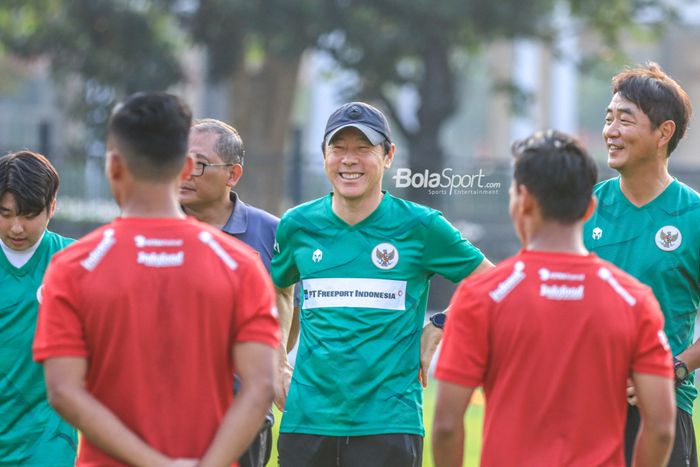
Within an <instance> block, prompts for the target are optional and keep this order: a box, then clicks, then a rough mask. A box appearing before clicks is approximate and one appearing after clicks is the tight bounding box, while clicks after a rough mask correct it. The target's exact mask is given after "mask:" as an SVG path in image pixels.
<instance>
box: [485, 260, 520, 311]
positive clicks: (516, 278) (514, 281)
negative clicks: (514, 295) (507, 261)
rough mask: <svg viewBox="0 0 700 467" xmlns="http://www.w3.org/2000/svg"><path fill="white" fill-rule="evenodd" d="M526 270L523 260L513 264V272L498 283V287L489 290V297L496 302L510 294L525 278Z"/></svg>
mask: <svg viewBox="0 0 700 467" xmlns="http://www.w3.org/2000/svg"><path fill="white" fill-rule="evenodd" d="M524 270H525V263H523V262H522V261H518V262H516V263H515V264H514V265H513V272H512V273H511V274H510V276H508V277H506V280H504V281H503V282H501V283H499V284H498V287H496V288H495V289H494V290H492V291H491V292H489V297H491V299H493V301H494V302H500V301H501V300H503V299H504V298H506V296H508V294H509V293H510V292H511V291H512V290H513V289H514V288H515V286H517V285H518V284H520V283H521V282H522V281H523V279H525V273H524V272H523V271H524Z"/></svg>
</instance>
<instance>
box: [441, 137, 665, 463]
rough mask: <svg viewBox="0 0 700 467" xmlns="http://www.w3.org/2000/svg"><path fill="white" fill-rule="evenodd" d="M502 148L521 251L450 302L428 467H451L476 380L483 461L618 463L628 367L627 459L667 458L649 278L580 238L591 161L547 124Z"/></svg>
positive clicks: (660, 359)
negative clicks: (508, 149) (506, 150)
mask: <svg viewBox="0 0 700 467" xmlns="http://www.w3.org/2000/svg"><path fill="white" fill-rule="evenodd" d="M513 155H514V157H515V171H514V177H513V178H514V180H513V183H512V185H511V188H510V214H511V217H512V219H513V224H514V226H515V230H516V232H517V234H518V236H519V238H520V241H521V242H522V244H523V250H522V251H521V252H520V253H518V254H517V255H516V256H514V257H512V258H510V259H508V260H506V261H504V262H503V263H501V264H500V265H498V266H497V267H496V268H495V269H493V270H492V271H489V272H486V273H484V274H481V275H479V276H476V277H474V278H473V279H468V280H465V281H464V282H463V283H462V284H461V285H460V287H459V289H458V290H457V292H456V293H455V296H454V297H453V299H452V303H451V305H450V308H449V309H450V313H449V319H448V320H447V327H446V330H445V335H444V337H443V348H442V352H441V355H440V359H439V361H438V367H437V373H436V378H437V379H438V380H440V383H439V387H438V395H437V403H436V408H435V421H434V424H433V455H434V457H435V461H436V465H437V466H441V467H444V466H456V465H462V453H463V444H464V426H463V417H464V412H465V410H466V409H467V407H468V405H469V401H470V399H471V396H472V393H473V391H474V389H475V388H477V387H479V386H483V388H484V392H485V396H486V412H485V420H484V439H483V448H482V457H481V465H482V466H499V467H500V466H505V465H508V466H511V465H513V466H514V465H517V466H524V467H526V466H581V467H590V466H593V465H595V466H624V464H625V460H624V455H623V434H624V426H625V414H626V410H627V404H626V394H627V392H626V388H627V384H626V380H627V377H628V376H630V375H631V377H632V379H633V380H634V383H635V386H636V388H637V395H638V398H639V401H638V403H639V408H640V411H641V413H642V418H643V424H642V430H641V432H640V435H639V438H638V443H637V449H636V452H635V461H636V465H637V466H662V465H665V462H666V460H667V459H668V455H669V453H670V449H671V445H672V441H673V435H674V429H675V401H674V393H673V372H672V363H671V354H670V352H669V347H668V342H667V340H666V336H665V334H664V332H663V316H662V314H661V311H660V309H659V305H658V303H657V302H656V299H655V298H654V296H653V294H652V292H651V289H649V287H647V286H645V285H642V284H641V283H640V282H638V281H637V280H636V279H634V278H633V277H632V276H630V275H628V274H626V273H624V272H623V271H622V270H620V269H618V268H616V267H615V266H613V265H612V264H610V263H607V262H605V261H603V260H601V259H599V258H598V257H597V256H595V255H593V254H590V253H588V251H586V249H585V248H584V246H583V241H582V233H581V232H582V230H581V226H582V224H583V222H584V220H585V219H586V218H588V217H589V216H590V215H591V213H592V211H593V209H594V207H595V201H594V199H593V197H592V189H593V185H594V184H595V182H596V177H597V170H596V167H595V163H594V162H593V160H592V159H591V158H590V156H589V155H588V154H587V153H586V151H585V150H584V149H583V147H582V146H581V145H580V144H579V143H578V142H576V141H575V140H574V139H572V138H570V137H568V136H567V135H564V134H562V133H558V132H555V131H552V130H549V131H547V132H546V133H536V134H535V135H533V136H532V137H530V138H528V139H526V140H523V141H519V142H516V144H514V146H513Z"/></svg>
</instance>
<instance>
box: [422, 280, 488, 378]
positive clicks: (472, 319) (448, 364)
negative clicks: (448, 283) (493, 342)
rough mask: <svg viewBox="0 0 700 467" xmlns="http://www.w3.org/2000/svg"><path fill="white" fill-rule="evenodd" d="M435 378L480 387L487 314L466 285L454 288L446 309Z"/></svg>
mask: <svg viewBox="0 0 700 467" xmlns="http://www.w3.org/2000/svg"><path fill="white" fill-rule="evenodd" d="M448 309H449V313H448V318H447V324H446V326H445V335H444V336H443V338H442V350H440V358H439V359H438V363H437V369H436V372H435V377H436V378H437V379H439V380H442V381H447V382H450V383H454V384H459V385H461V386H467V387H472V388H476V387H479V386H481V385H483V383H484V378H485V375H486V370H487V367H488V362H489V353H490V349H489V339H488V336H489V326H490V323H489V313H488V309H487V305H486V304H485V303H484V302H483V301H481V300H479V299H477V296H476V293H474V292H473V291H472V290H471V289H470V287H469V281H465V282H462V283H461V284H460V286H459V287H458V288H457V291H456V292H455V294H454V296H453V297H452V301H451V303H450V306H449V308H448Z"/></svg>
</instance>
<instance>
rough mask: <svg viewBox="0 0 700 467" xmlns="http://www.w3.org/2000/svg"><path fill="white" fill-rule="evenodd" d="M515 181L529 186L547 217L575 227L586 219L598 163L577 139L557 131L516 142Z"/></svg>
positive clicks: (517, 183) (536, 134)
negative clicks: (578, 222) (582, 219)
mask: <svg viewBox="0 0 700 467" xmlns="http://www.w3.org/2000/svg"><path fill="white" fill-rule="evenodd" d="M511 150H512V153H513V157H514V158H515V163H514V172H513V179H514V180H515V184H516V185H523V186H525V187H527V189H528V191H529V192H530V193H531V194H532V195H533V196H534V197H535V199H536V200H537V202H538V203H539V205H540V209H541V211H542V216H543V218H545V219H547V220H554V221H557V222H560V223H562V224H573V223H575V222H577V221H579V220H581V218H582V217H583V216H584V214H585V213H586V209H587V208H588V204H589V202H590V200H591V195H592V193H593V186H594V185H595V184H596V181H597V179H598V169H597V167H596V164H595V161H593V158H592V157H591V156H590V155H589V154H588V152H587V151H586V149H585V148H584V147H583V146H582V145H581V143H579V142H578V141H577V140H576V139H575V138H573V137H571V136H569V135H567V134H565V133H562V132H559V131H556V130H547V131H545V132H537V133H535V134H533V135H532V136H530V137H529V138H526V139H523V140H520V141H516V142H515V143H513V147H512V149H511Z"/></svg>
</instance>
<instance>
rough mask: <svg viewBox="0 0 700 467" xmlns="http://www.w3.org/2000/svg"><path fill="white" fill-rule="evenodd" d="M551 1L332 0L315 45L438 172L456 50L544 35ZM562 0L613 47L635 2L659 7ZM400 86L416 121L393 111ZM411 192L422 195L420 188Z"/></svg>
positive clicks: (417, 166) (414, 163)
mask: <svg viewBox="0 0 700 467" xmlns="http://www.w3.org/2000/svg"><path fill="white" fill-rule="evenodd" d="M557 1H558V0H499V1H493V0H471V1H464V0H442V1H439V2H435V1H430V0H342V1H341V0H338V1H336V2H333V3H332V5H333V8H332V11H331V12H330V13H331V15H332V17H333V21H332V22H333V23H334V24H336V25H337V31H338V32H339V34H336V35H335V36H333V37H330V38H326V40H322V41H321V43H320V45H321V47H322V48H324V49H325V50H327V51H328V52H330V53H331V54H332V55H333V57H334V58H335V59H336V61H337V62H338V63H339V64H340V65H341V66H343V67H344V68H347V69H350V70H354V71H356V72H357V75H358V77H359V78H360V79H359V83H360V86H359V88H355V89H351V90H348V91H349V94H351V95H353V96H355V97H360V98H365V99H370V100H377V101H379V102H381V104H382V105H383V107H384V108H385V109H386V110H387V111H388V113H389V115H390V116H391V117H392V120H393V122H394V126H395V127H396V128H398V130H399V131H400V132H401V134H403V136H404V137H405V138H406V140H407V142H408V146H409V148H408V150H409V163H410V166H411V168H412V169H413V170H414V171H416V170H417V171H423V170H426V169H427V170H430V171H433V172H439V171H440V169H441V168H442V167H443V166H444V162H443V161H444V157H445V151H444V149H443V148H442V147H441V146H440V142H439V135H440V129H441V128H442V127H443V125H444V123H445V122H446V121H447V119H449V118H450V117H451V116H452V115H453V114H454V113H455V111H456V110H457V106H458V104H459V103H458V101H457V97H456V80H457V74H458V72H460V71H461V72H463V73H464V72H465V70H463V69H460V68H459V67H458V65H457V63H458V61H457V60H455V56H456V54H457V53H462V54H466V55H467V56H469V55H470V54H474V53H478V52H479V51H480V50H481V49H482V48H483V46H484V45H486V44H488V43H490V42H492V41H494V40H496V39H512V38H519V37H520V38H525V37H527V38H535V39H539V40H542V41H545V42H551V41H552V40H553V38H554V37H555V36H556V34H557V31H556V29H555V26H554V23H553V21H552V19H553V18H552V12H553V10H554V7H555V5H556V3H557ZM562 1H564V0H562ZM567 3H568V6H569V9H570V11H571V12H572V14H573V15H575V16H576V17H578V18H579V19H580V21H581V22H582V23H583V25H584V26H586V27H588V28H590V29H591V30H593V31H595V32H597V33H598V34H599V35H600V37H602V38H603V39H604V41H603V43H605V44H610V46H611V47H612V48H614V45H615V44H616V40H617V37H618V34H619V33H621V32H622V31H624V30H625V27H629V26H630V25H631V24H632V22H633V21H634V17H635V12H637V11H639V9H641V8H657V9H661V10H663V8H662V7H660V6H659V5H658V4H659V3H660V2H656V1H653V0H614V1H606V2H601V1H585V0H568V2H567ZM663 13H664V14H665V16H667V14H668V13H669V12H668V11H667V10H664V11H663ZM401 86H411V87H412V88H413V89H414V90H415V91H416V92H417V94H418V96H419V102H420V103H419V107H418V109H417V113H416V120H417V122H418V125H417V126H415V127H412V126H411V125H408V124H407V123H406V122H404V121H403V120H402V118H401V115H400V114H399V112H398V111H397V105H396V104H397V102H396V99H395V95H396V90H397V88H399V87H401ZM511 89H512V88H511ZM410 196H411V198H412V199H415V200H418V201H422V202H428V198H427V197H426V195H425V191H424V190H415V191H414V192H412V193H411V195H410Z"/></svg>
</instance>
